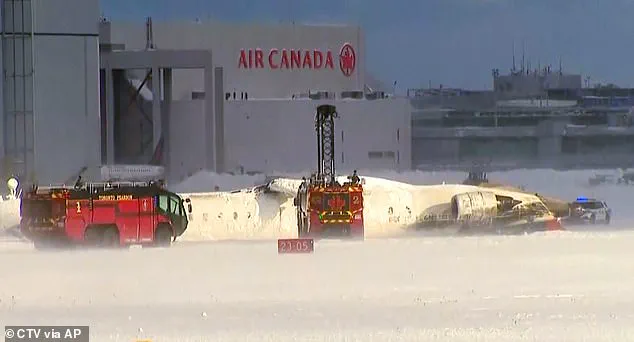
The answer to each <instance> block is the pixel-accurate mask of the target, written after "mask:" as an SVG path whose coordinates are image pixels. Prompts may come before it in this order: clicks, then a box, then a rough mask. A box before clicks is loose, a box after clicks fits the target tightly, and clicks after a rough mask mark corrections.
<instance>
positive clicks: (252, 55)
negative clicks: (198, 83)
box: [238, 48, 350, 69]
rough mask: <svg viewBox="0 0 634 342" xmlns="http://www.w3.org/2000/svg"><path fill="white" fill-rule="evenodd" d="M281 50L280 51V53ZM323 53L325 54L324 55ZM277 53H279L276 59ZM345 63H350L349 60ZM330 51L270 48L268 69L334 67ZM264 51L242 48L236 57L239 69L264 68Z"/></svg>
mask: <svg viewBox="0 0 634 342" xmlns="http://www.w3.org/2000/svg"><path fill="white" fill-rule="evenodd" d="M280 52H281V53H280ZM324 54H325V56H324ZM278 55H281V57H279V59H278V57H277V56H278ZM343 62H346V65H348V64H350V62H349V61H347V60H346V61H343ZM334 64H335V63H334V57H333V54H332V51H330V50H327V51H326V52H325V53H324V52H322V51H320V50H313V51H312V53H311V51H309V50H295V49H290V50H286V49H282V50H281V51H280V50H278V49H271V50H270V51H269V53H268V67H269V68H270V69H280V68H283V69H322V68H329V69H334ZM264 67H265V66H264V52H263V51H262V49H260V48H257V49H253V50H251V49H242V50H240V57H239V59H238V68H240V69H264Z"/></svg>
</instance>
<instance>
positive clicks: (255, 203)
mask: <svg viewBox="0 0 634 342" xmlns="http://www.w3.org/2000/svg"><path fill="white" fill-rule="evenodd" d="M340 178H341V182H342V183H343V182H345V180H346V179H345V177H340ZM301 182H302V180H299V179H288V178H276V179H272V180H270V181H269V182H268V183H266V184H263V185H260V186H256V187H253V188H250V189H243V190H239V191H233V192H214V193H193V194H182V196H183V197H184V198H190V199H191V201H192V205H193V206H194V207H195V210H194V214H193V215H192V216H191V217H190V228H189V229H188V232H187V233H186V234H185V236H183V239H185V240H188V239H190V240H200V239H204V240H223V239H267V238H281V237H291V238H294V237H297V236H298V230H297V216H296V212H295V207H294V203H293V199H294V198H295V196H296V194H297V189H298V188H299V186H300V184H301ZM363 183H364V184H363V192H364V194H363V196H364V207H365V208H364V211H363V216H364V222H365V236H366V237H381V236H398V235H402V234H404V233H408V232H415V231H421V230H436V231H437V230H442V231H445V232H447V233H449V234H454V233H467V234H469V233H497V234H500V233H501V234H507V233H508V234H512V233H524V232H533V231H543V230H559V229H561V225H560V217H562V216H566V215H568V213H569V204H568V203H567V202H565V201H560V200H556V199H551V198H546V197H543V196H540V195H538V194H535V193H530V192H527V191H524V190H522V189H519V188H513V187H509V186H504V185H498V184H494V183H489V182H486V183H483V184H478V185H466V184H441V185H412V184H407V183H402V182H396V181H391V180H387V179H382V178H373V177H364V178H363Z"/></svg>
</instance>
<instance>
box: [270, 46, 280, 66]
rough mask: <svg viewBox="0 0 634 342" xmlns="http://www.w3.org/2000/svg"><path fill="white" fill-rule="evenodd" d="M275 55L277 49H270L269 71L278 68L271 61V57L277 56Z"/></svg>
mask: <svg viewBox="0 0 634 342" xmlns="http://www.w3.org/2000/svg"><path fill="white" fill-rule="evenodd" d="M277 53H278V51H277V49H271V51H270V52H269V67H270V68H271V69H277V68H279V67H278V66H277V65H276V64H275V62H274V61H273V55H277Z"/></svg>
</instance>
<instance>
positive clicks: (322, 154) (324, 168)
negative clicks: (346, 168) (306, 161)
mask: <svg viewBox="0 0 634 342" xmlns="http://www.w3.org/2000/svg"><path fill="white" fill-rule="evenodd" d="M337 116H338V115H337V109H336V107H335V106H333V105H320V106H318V107H317V114H316V115H315V130H316V131H317V179H319V180H322V181H323V182H325V183H326V184H327V185H332V184H335V182H336V170H335V118H336V117H337Z"/></svg>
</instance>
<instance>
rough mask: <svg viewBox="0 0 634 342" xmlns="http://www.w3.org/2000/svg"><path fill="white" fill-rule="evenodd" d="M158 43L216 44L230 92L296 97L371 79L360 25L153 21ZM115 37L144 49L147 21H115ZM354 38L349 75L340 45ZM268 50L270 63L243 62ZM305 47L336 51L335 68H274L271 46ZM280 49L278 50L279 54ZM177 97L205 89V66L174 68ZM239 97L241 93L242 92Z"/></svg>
mask: <svg viewBox="0 0 634 342" xmlns="http://www.w3.org/2000/svg"><path fill="white" fill-rule="evenodd" d="M153 32H154V43H155V45H156V48H159V49H205V50H208V49H210V50H212V53H213V58H214V63H215V64H216V65H217V66H222V67H223V68H224V84H225V87H224V89H225V91H226V92H233V91H236V92H238V94H239V93H240V92H241V91H246V92H248V94H249V98H279V97H290V96H291V95H292V94H294V93H299V92H308V91H309V90H312V91H313V92H314V91H318V90H328V91H337V92H339V91H342V90H361V89H363V85H364V82H365V46H364V39H363V34H362V32H361V29H360V28H359V27H357V26H308V25H290V24H279V25H277V24H274V25H267V24H229V23H218V22H204V23H194V22H159V21H154V22H153ZM111 42H112V43H113V44H125V45H126V46H125V48H126V49H127V50H134V49H144V48H145V45H146V42H145V25H144V23H143V22H137V23H125V22H112V24H111ZM346 42H350V43H351V44H352V46H353V48H354V50H355V54H356V66H355V71H354V72H353V74H352V75H351V76H350V77H348V76H344V75H343V73H342V72H341V70H340V68H339V51H340V49H341V47H342V45H343V44H344V43H346ZM256 48H260V49H262V51H263V62H264V68H258V69H243V68H239V65H238V64H239V63H238V62H239V59H240V51H241V49H256ZM272 48H276V49H279V50H280V53H281V50H282V49H288V50H290V49H301V50H310V51H312V50H314V49H319V50H322V51H326V50H331V51H332V53H333V64H334V67H333V68H332V69H324V68H322V69H294V70H282V69H276V70H271V69H270V68H269V67H268V52H269V50H270V49H272ZM279 56H280V55H279V54H278V55H277V57H279ZM173 81H174V87H173V91H174V99H175V100H178V99H191V92H192V91H202V88H203V77H202V71H199V70H175V71H174V72H173ZM238 97H239V95H238Z"/></svg>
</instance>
